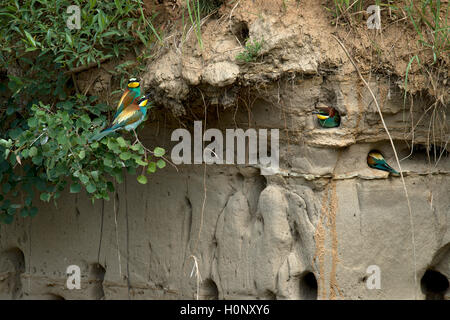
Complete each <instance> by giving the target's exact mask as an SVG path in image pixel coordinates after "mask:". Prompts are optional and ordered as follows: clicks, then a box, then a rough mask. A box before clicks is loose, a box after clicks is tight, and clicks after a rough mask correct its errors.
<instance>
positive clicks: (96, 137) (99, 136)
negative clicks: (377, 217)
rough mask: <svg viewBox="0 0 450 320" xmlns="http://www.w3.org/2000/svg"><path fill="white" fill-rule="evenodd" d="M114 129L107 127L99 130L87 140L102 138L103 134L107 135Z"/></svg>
mask: <svg viewBox="0 0 450 320" xmlns="http://www.w3.org/2000/svg"><path fill="white" fill-rule="evenodd" d="M114 131H116V129H112V128H109V129H106V130H103V131H102V132H99V133H98V134H96V135H94V136H93V137H91V138H90V139H89V142H92V141H99V140H101V139H103V138H104V137H105V136H107V135H108V134H110V133H112V132H114Z"/></svg>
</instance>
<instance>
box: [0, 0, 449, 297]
mask: <svg viewBox="0 0 450 320" xmlns="http://www.w3.org/2000/svg"><path fill="white" fill-rule="evenodd" d="M314 3H315V2H308V1H306V3H305V4H302V6H300V7H299V6H292V8H291V7H290V9H289V10H288V11H287V12H286V11H283V10H284V9H282V7H280V6H279V3H278V2H277V1H265V2H261V1H256V2H255V1H247V2H246V1H243V2H242V3H241V4H240V5H238V6H231V7H229V8H227V7H226V8H224V9H223V10H225V11H223V12H222V15H221V16H220V17H218V18H217V17H216V18H214V17H212V18H210V19H209V20H208V21H206V22H205V24H204V26H203V35H204V36H203V43H204V49H203V50H200V49H199V48H198V43H197V40H196V39H195V36H194V35H193V34H191V35H190V38H188V41H187V42H185V43H183V45H181V44H180V43H175V44H174V45H173V46H168V47H166V48H165V49H161V50H160V52H159V53H158V57H157V58H156V59H155V60H154V61H152V62H150V63H149V65H148V69H147V71H146V72H145V73H144V74H143V75H142V78H143V80H144V86H145V88H146V89H148V90H149V91H151V92H152V94H153V97H154V99H155V104H156V105H157V106H158V108H157V110H156V111H155V112H154V114H153V115H152V117H151V119H150V120H149V122H148V124H147V125H146V127H145V129H144V130H143V131H141V133H140V135H141V137H142V139H141V140H142V141H143V142H144V143H145V144H146V145H148V146H157V145H160V146H163V147H165V148H166V150H171V147H172V146H173V145H174V143H173V142H171V141H170V135H171V132H172V131H173V130H174V129H175V128H179V127H186V128H187V129H189V130H192V128H193V121H194V120H200V121H202V123H203V125H204V126H205V127H206V128H218V129H220V130H221V131H223V132H225V129H227V128H231V129H234V128H242V129H244V130H245V129H247V128H255V129H279V130H280V171H279V172H278V173H277V174H272V175H262V174H261V171H260V168H259V167H258V166H246V165H203V164H197V165H180V166H178V167H177V168H176V169H175V168H173V167H172V166H167V167H166V168H165V169H164V170H161V171H158V172H157V173H155V174H154V175H152V176H151V178H150V183H149V184H148V185H145V186H143V185H140V184H139V183H138V182H137V181H136V179H135V177H134V176H131V175H128V176H127V177H126V180H125V182H124V183H122V184H121V185H119V186H118V191H117V194H116V195H115V197H112V198H113V200H111V201H109V202H96V203H95V204H92V203H91V201H90V200H89V199H88V198H87V196H86V195H81V194H80V195H72V194H66V195H64V196H62V197H61V200H60V201H59V202H58V207H57V208H55V207H54V205H53V204H48V205H45V204H43V205H42V206H41V212H40V214H39V215H38V216H36V217H35V218H33V219H30V218H27V219H17V220H16V221H15V222H14V223H13V225H10V226H3V225H2V226H0V297H2V298H12V299H18V298H24V299H28V298H42V299H59V298H64V299H78V298H79V299H100V298H105V299H119V298H123V299H127V298H132V299H154V298H161V299H172V298H174V299H179V298H195V297H196V294H197V293H198V294H199V298H201V299H216V298H219V299H236V298H243V299H414V298H415V297H417V298H419V299H424V298H444V297H446V298H447V299H448V298H449V297H450V291H449V289H448V279H449V278H450V233H449V231H448V225H449V221H450V198H449V194H450V159H449V157H448V156H447V155H446V152H445V148H447V149H446V150H447V151H448V150H449V148H448V146H446V145H445V141H447V142H448V131H447V133H444V134H443V135H442V134H441V135H439V134H436V135H433V136H432V138H430V137H431V135H430V132H431V131H430V123H431V121H432V115H431V113H426V112H425V110H426V109H427V108H428V107H429V105H430V104H431V102H432V99H431V97H430V96H429V95H427V93H426V92H424V93H423V94H416V95H415V96H413V97H412V98H411V99H412V100H409V99H408V108H409V105H410V104H409V102H411V101H412V103H413V104H412V105H413V107H412V108H411V110H410V109H407V110H405V108H404V104H403V91H402V90H401V89H400V88H399V86H398V85H399V83H400V81H399V78H398V77H397V76H396V74H395V68H397V67H398V68H399V69H401V67H399V66H398V65H402V63H403V62H404V61H403V60H401V59H400V60H399V63H398V65H395V67H394V68H393V69H394V71H393V73H392V74H391V75H388V74H386V73H383V72H380V73H377V74H371V73H368V72H366V73H364V72H363V73H364V76H365V78H366V79H369V78H370V80H369V84H370V87H371V88H372V90H373V91H374V93H375V95H376V97H377V99H378V101H379V104H380V107H381V110H382V112H383V116H384V119H385V121H386V124H387V126H388V128H389V130H390V133H391V135H392V137H393V139H394V143H395V146H396V148H397V151H398V153H399V158H400V159H403V158H405V159H404V160H402V162H401V165H402V169H403V172H404V175H405V184H406V188H407V191H408V194H409V198H410V203H411V209H412V210H411V211H412V212H411V213H412V216H410V212H409V209H408V205H407V201H406V197H405V192H404V187H403V184H402V181H401V179H400V177H397V176H392V175H391V176H389V175H388V174H387V173H386V172H382V171H376V170H373V169H370V168H369V167H368V166H367V162H366V157H367V153H368V152H369V151H370V150H372V149H378V150H380V151H382V152H383V154H384V155H385V157H386V159H387V160H388V162H389V163H390V164H391V165H392V166H393V167H395V168H397V169H398V167H397V165H396V162H395V158H394V154H393V151H392V148H391V145H390V143H389V140H388V137H387V135H386V132H385V130H384V129H383V126H382V124H381V121H380V117H379V115H378V113H377V109H376V107H375V105H374V103H373V101H372V98H371V96H370V94H369V91H368V90H367V88H366V87H365V86H364V84H363V83H362V82H361V80H360V79H359V78H358V76H357V74H356V73H355V72H354V69H353V66H352V65H351V64H350V63H349V62H348V59H347V57H346V56H345V54H344V52H343V51H342V50H341V48H340V47H339V46H338V44H337V42H336V41H335V40H334V38H332V36H331V33H333V32H335V28H334V27H332V26H330V25H329V22H328V20H327V16H326V11H324V10H323V8H322V7H321V6H320V5H315V4H314ZM305 6H309V7H307V8H306V7H305ZM306 9H308V10H306ZM251 12H258V14H252V13H251ZM225 13H226V14H225ZM313 21H314V22H313ZM247 34H248V35H249V36H250V37H252V38H254V39H262V38H264V45H263V49H262V56H261V58H259V59H258V61H257V62H254V63H244V64H242V63H238V62H237V61H236V59H235V56H236V54H237V53H238V52H240V51H242V46H241V44H240V41H242V40H243V39H242V38H243V37H245V36H247ZM394 36H395V34H393V35H390V34H389V30H388V31H387V32H386V34H385V37H386V38H385V41H386V42H388V43H389V41H391V42H390V43H392V41H393V40H392V38H389V37H394ZM403 41H405V40H398V42H403ZM399 45H401V43H400V44H399ZM355 52H357V51H353V53H355ZM386 63H388V62H386ZM390 63H392V64H393V62H392V61H391V62H390ZM93 87H94V88H95V86H93ZM318 104H325V105H328V106H333V107H334V108H336V109H337V110H339V112H340V114H341V116H342V120H341V126H340V127H339V128H334V129H323V128H321V127H320V126H319V125H318V123H317V122H316V120H315V118H314V116H313V115H312V114H311V112H312V111H313V110H314V109H315V107H316V106H317V105H318ZM205 110H206V112H205ZM443 112H444V113H443V114H444V115H446V117H447V118H445V117H444V118H443V120H442V118H441V120H442V121H441V122H439V123H436V124H435V126H436V128H437V129H436V130H437V131H439V130H441V131H439V132H442V130H444V129H445V128H448V125H449V123H448V119H449V118H450V114H449V109H448V108H447V109H444V111H443ZM175 117H176V118H175ZM418 119H420V121H418ZM411 123H413V126H414V134H413V133H412V131H411ZM413 137H414V144H415V146H416V147H415V148H414V152H412V153H411V150H410V146H411V143H412V139H413ZM446 139H447V140H446ZM430 141H432V143H433V144H434V145H436V146H438V145H444V146H445V147H444V148H443V149H439V150H440V153H438V154H437V156H436V157H434V155H433V156H432V157H431V159H429V158H428V156H427V153H426V152H425V151H424V149H425V146H427V145H430ZM442 142H443V143H444V144H442ZM436 150H437V149H436ZM440 154H442V156H441V157H440V159H439V155H440ZM410 217H412V225H413V226H414V242H413V241H412V225H411V220H410ZM414 258H415V259H414ZM195 262H196V263H197V265H198V271H199V274H200V276H201V281H199V282H198V278H197V277H196V276H195V275H194V276H192V277H190V274H191V270H192V268H193V266H194V265H195ZM69 265H78V266H80V268H81V275H82V284H81V287H82V288H81V290H68V289H67V288H66V286H65V284H66V279H67V276H66V268H67V266H69ZM373 265H375V266H378V267H379V270H380V275H381V284H380V285H381V287H380V289H373V290H370V289H368V287H367V280H368V278H369V277H370V275H371V274H370V273H367V268H368V267H369V266H373ZM427 270H428V271H427ZM445 285H447V289H446V287H445ZM442 288H444V289H442ZM445 290H447V291H446V292H445Z"/></svg>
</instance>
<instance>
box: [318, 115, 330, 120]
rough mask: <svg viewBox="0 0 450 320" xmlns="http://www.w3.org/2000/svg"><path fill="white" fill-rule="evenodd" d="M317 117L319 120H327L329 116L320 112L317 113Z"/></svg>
mask: <svg viewBox="0 0 450 320" xmlns="http://www.w3.org/2000/svg"><path fill="white" fill-rule="evenodd" d="M317 118H319V119H320V120H327V119H328V118H329V116H324V115H322V114H317Z"/></svg>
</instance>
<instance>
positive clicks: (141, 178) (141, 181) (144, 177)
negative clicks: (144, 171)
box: [137, 175, 147, 184]
mask: <svg viewBox="0 0 450 320" xmlns="http://www.w3.org/2000/svg"><path fill="white" fill-rule="evenodd" d="M137 181H138V182H139V183H141V184H147V177H146V176H144V175H140V176H139V177H137Z"/></svg>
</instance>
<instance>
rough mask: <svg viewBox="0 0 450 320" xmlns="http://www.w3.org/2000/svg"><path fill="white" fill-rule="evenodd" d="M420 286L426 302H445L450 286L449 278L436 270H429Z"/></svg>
mask: <svg viewBox="0 0 450 320" xmlns="http://www.w3.org/2000/svg"><path fill="white" fill-rule="evenodd" d="M420 284H421V288H422V292H423V293H424V294H425V299H426V300H444V295H445V292H446V291H447V289H448V286H449V283H448V279H447V277H446V276H444V275H443V274H442V273H440V272H438V271H435V270H427V271H426V272H425V274H424V275H423V277H422V279H421V281H420Z"/></svg>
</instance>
